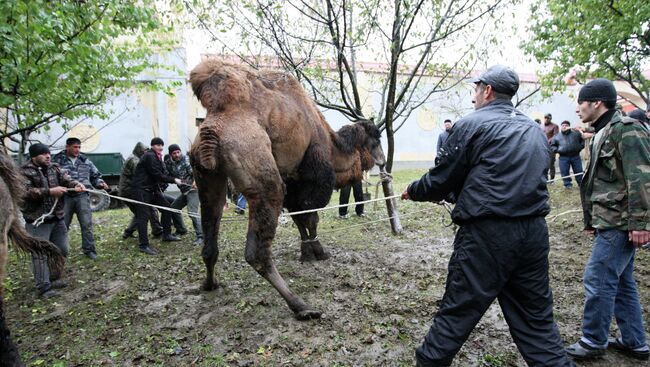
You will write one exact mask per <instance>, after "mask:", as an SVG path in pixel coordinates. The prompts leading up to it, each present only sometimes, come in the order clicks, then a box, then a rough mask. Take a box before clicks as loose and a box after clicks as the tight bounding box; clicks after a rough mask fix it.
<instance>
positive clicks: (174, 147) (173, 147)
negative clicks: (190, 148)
mask: <svg viewBox="0 0 650 367" xmlns="http://www.w3.org/2000/svg"><path fill="white" fill-rule="evenodd" d="M168 149H169V154H172V152H175V151H177V150H181V147H179V146H178V144H172V145H170V146H169V148H168Z"/></svg>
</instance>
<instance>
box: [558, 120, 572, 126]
mask: <svg viewBox="0 0 650 367" xmlns="http://www.w3.org/2000/svg"><path fill="white" fill-rule="evenodd" d="M560 125H569V126H571V123H570V122H569V121H567V120H564V121H562V122H561V123H560Z"/></svg>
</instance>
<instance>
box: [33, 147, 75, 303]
mask: <svg viewBox="0 0 650 367" xmlns="http://www.w3.org/2000/svg"><path fill="white" fill-rule="evenodd" d="M29 156H30V160H29V161H27V162H26V163H25V164H23V166H22V167H21V172H22V174H23V175H24V176H25V178H26V183H27V189H26V192H25V198H24V202H23V207H22V213H23V218H24V219H25V222H26V224H25V229H27V232H29V233H30V234H32V235H33V236H35V237H38V238H42V239H45V240H48V241H50V242H52V243H53V244H54V245H55V246H56V247H58V248H59V250H60V251H61V254H62V255H63V256H66V257H67V256H68V229H67V226H66V225H65V222H64V220H63V218H64V209H63V208H64V201H65V194H66V193H67V192H68V188H73V187H74V189H75V191H76V192H82V191H83V190H85V187H84V185H83V184H82V183H80V182H77V181H75V180H73V179H72V177H70V175H69V174H68V173H67V172H66V171H64V170H62V169H61V168H60V167H59V166H58V165H57V164H56V163H52V162H51V156H50V149H49V148H48V146H47V145H45V144H40V143H39V144H33V145H32V146H30V147H29ZM32 265H33V270H34V279H35V280H36V288H37V289H38V292H39V294H40V295H41V296H42V297H45V298H51V297H56V296H58V295H59V294H58V293H57V292H56V291H55V290H54V289H56V288H63V287H65V286H66V285H67V284H66V283H65V282H64V281H63V280H61V279H60V278H61V275H62V274H54V273H52V272H50V268H49V266H48V264H47V257H46V256H43V255H32Z"/></svg>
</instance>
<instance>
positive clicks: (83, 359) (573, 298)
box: [6, 171, 650, 367]
mask: <svg viewBox="0 0 650 367" xmlns="http://www.w3.org/2000/svg"><path fill="white" fill-rule="evenodd" d="M421 173H422V171H403V172H399V173H398V174H396V175H395V176H396V182H395V187H396V190H397V191H401V189H402V188H403V187H404V186H405V185H406V183H407V182H410V181H411V180H412V179H413V178H416V177H419V175H421ZM371 192H372V194H373V197H374V194H375V192H374V189H371ZM337 197H338V196H337V194H335V195H334V196H333V202H334V201H336V200H337ZM578 203H579V198H578V191H577V190H576V189H573V190H565V189H564V188H562V185H561V184H559V183H556V184H555V185H552V186H551V205H552V208H553V211H552V213H551V215H550V216H549V217H548V218H547V219H549V227H550V233H551V248H552V250H551V253H550V263H551V279H552V287H553V291H554V296H555V313H556V320H557V322H558V325H559V327H560V332H561V334H562V336H563V338H564V339H565V340H566V341H567V342H573V341H575V340H576V339H577V338H578V337H579V334H580V321H581V315H582V303H583V288H582V272H583V269H584V265H585V263H586V261H587V259H588V256H589V253H590V242H591V239H590V238H588V237H587V236H585V235H583V233H582V232H581V228H582V227H581V219H580V216H579V214H578V213H570V214H565V215H562V216H560V217H557V218H556V219H555V220H554V221H550V219H551V218H552V217H553V216H554V215H557V214H560V213H564V212H566V211H568V210H572V209H578V208H579V205H578ZM366 211H367V213H368V216H367V217H366V218H357V217H356V216H354V215H352V218H350V219H348V220H341V219H338V218H336V216H337V213H336V210H330V211H327V212H325V213H324V214H323V215H322V216H321V218H322V221H321V226H320V229H321V234H320V238H321V242H322V243H323V244H324V245H326V246H327V247H328V248H329V250H330V252H331V253H332V258H331V259H330V260H328V261H325V262H319V263H300V261H299V260H298V259H299V256H300V243H299V241H298V234H297V231H296V229H295V228H294V227H293V226H292V225H291V224H286V225H282V226H281V227H279V229H278V236H277V241H276V244H275V245H274V253H275V258H276V261H277V264H278V268H279V270H280V272H281V273H282V274H283V275H284V276H285V279H287V281H288V282H289V284H290V286H291V287H292V288H293V290H294V291H295V292H297V293H298V294H300V295H302V296H303V298H304V299H305V300H306V301H307V302H309V303H311V305H313V306H314V307H316V308H318V309H320V310H322V311H323V312H324V314H323V318H322V319H321V320H315V321H307V322H301V321H296V320H295V319H294V318H293V317H292V313H291V312H290V311H289V309H288V308H287V307H286V305H285V303H284V301H283V300H282V299H281V298H280V296H279V295H278V294H277V293H276V291H275V290H274V289H273V288H272V287H271V286H270V284H268V283H267V282H266V281H265V280H264V279H263V278H261V277H260V276H258V275H257V273H255V271H254V270H253V269H252V268H251V267H250V266H248V264H247V263H246V262H245V260H244V258H243V251H244V245H243V243H244V231H245V224H246V222H245V221H241V220H239V219H240V218H241V217H238V216H237V215H236V214H234V213H233V212H232V211H229V212H227V213H226V214H225V216H226V217H228V218H232V220H233V221H230V222H226V223H224V224H223V226H222V228H223V231H222V236H221V237H220V239H219V243H220V248H221V257H220V259H219V263H218V265H217V266H218V269H219V274H220V279H221V281H222V284H223V288H222V289H220V290H219V291H215V292H209V293H207V292H202V291H200V290H199V285H200V282H201V281H202V279H203V277H204V270H203V269H204V268H203V263H202V260H201V258H200V249H199V248H198V247H195V246H193V245H192V244H191V243H192V241H193V235H186V236H185V237H184V239H183V241H182V242H176V243H171V244H170V243H160V242H158V241H157V240H153V242H152V243H153V245H154V246H155V247H157V248H158V249H159V250H160V252H161V254H160V255H159V256H156V257H151V256H146V255H142V254H140V253H139V252H137V241H136V239H128V240H122V239H121V238H120V235H121V233H122V229H123V228H124V227H125V225H126V223H127V221H128V220H129V218H130V213H129V212H128V210H126V209H122V210H112V211H106V212H102V213H99V214H96V215H95V216H94V221H95V223H96V227H95V228H96V238H97V248H98V253H99V256H100V260H99V261H97V262H93V261H91V260H88V259H86V258H85V257H84V256H83V255H82V254H81V250H80V236H79V228H78V227H77V226H73V228H72V229H71V240H70V246H71V255H70V257H69V260H68V264H67V274H66V276H67V280H68V281H69V282H70V286H69V287H68V288H67V289H65V290H64V292H63V294H64V295H63V296H62V297H61V298H58V299H52V300H43V299H39V298H37V297H36V295H35V291H34V285H33V279H32V276H31V273H30V270H29V261H28V260H27V259H26V258H25V257H20V256H17V254H15V253H12V254H11V258H10V263H9V275H10V278H9V279H8V280H7V283H6V285H7V296H8V300H7V302H6V305H7V314H8V319H9V323H10V327H11V329H12V331H13V335H14V337H15V339H16V340H17V342H18V344H19V347H20V350H21V352H22V356H23V358H24V360H25V362H26V363H27V364H28V365H30V366H95V365H117V366H140V365H142V366H144V365H146V366H156V365H159V366H378V365H383V366H412V365H414V362H413V352H414V348H415V347H416V346H417V345H418V344H419V343H420V342H421V340H422V337H423V336H424V334H425V333H426V331H427V330H428V328H429V325H430V322H431V318H432V317H433V315H434V313H435V311H436V305H437V302H438V301H439V300H440V298H441V296H442V294H443V290H444V283H445V278H446V274H447V271H446V265H447V261H448V259H449V255H450V254H451V250H452V241H453V235H454V228H453V227H447V226H446V225H447V224H448V222H449V215H448V214H446V212H445V211H444V209H443V208H441V207H439V206H436V205H433V204H430V203H411V202H409V203H405V202H401V203H400V211H401V214H402V224H403V226H404V231H403V234H402V235H399V236H394V235H392V234H391V232H390V228H389V226H388V224H387V222H386V221H379V222H375V223H371V222H372V221H373V220H380V219H382V218H384V217H386V212H385V208H384V207H383V205H377V206H375V205H373V204H370V205H369V206H368V208H367V210H366ZM186 223H187V224H188V227H189V228H191V225H190V222H189V220H186ZM636 264H637V270H636V275H637V281H638V284H639V290H640V293H641V297H642V303H643V305H644V307H645V310H644V311H645V318H646V320H650V315H649V314H648V310H649V307H648V305H650V276H649V272H650V251H640V252H639V253H638V255H637V260H636ZM646 331H648V326H647V325H646ZM614 332H615V325H613V326H612V333H614ZM522 365H524V362H523V360H522V359H521V357H520V356H519V354H518V352H517V349H516V347H515V345H514V343H513V342H512V339H511V337H510V335H509V333H508V328H507V325H506V323H505V321H504V319H503V316H502V315H501V311H500V310H499V307H498V305H496V304H494V305H492V307H491V308H490V310H489V311H488V313H486V315H485V316H484V317H483V319H482V320H481V322H480V323H479V325H478V326H477V327H476V329H475V330H474V332H473V333H472V335H471V336H470V338H469V340H468V341H467V343H466V344H465V346H464V347H463V349H462V350H461V351H460V353H459V354H458V356H457V357H456V359H455V361H454V366H522ZM584 365H587V366H613V365H617V366H619V367H622V366H639V365H643V364H642V363H641V364H640V363H639V362H638V361H634V360H631V359H627V358H626V357H624V356H621V355H619V354H615V353H610V354H608V355H607V356H606V358H605V359H604V360H602V361H600V362H592V363H585V364H584Z"/></svg>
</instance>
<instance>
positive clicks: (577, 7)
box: [523, 0, 650, 101]
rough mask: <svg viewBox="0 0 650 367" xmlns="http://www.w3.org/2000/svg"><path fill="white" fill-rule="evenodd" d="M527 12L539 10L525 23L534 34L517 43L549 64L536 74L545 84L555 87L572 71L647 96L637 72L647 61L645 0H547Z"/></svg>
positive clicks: (649, 15) (649, 87)
mask: <svg viewBox="0 0 650 367" xmlns="http://www.w3.org/2000/svg"><path fill="white" fill-rule="evenodd" d="M543 5H546V6H545V7H544V6H543ZM532 11H533V12H534V14H538V15H539V16H537V17H535V18H534V23H533V24H532V25H531V26H530V28H529V30H530V31H532V32H533V34H534V36H533V38H532V39H531V40H530V41H528V42H526V43H525V44H524V45H523V46H524V48H525V50H526V51H527V53H528V54H530V55H533V56H534V57H535V58H536V59H537V60H538V61H540V62H543V63H547V64H548V65H549V72H548V73H547V75H546V76H544V77H543V78H542V79H543V85H544V86H545V88H546V89H550V90H561V89H562V88H563V87H564V85H565V82H564V78H565V76H566V75H567V74H569V73H570V72H572V71H573V70H575V71H577V73H576V79H578V80H579V81H584V80H585V79H586V78H587V77H606V78H610V79H623V80H625V81H627V82H629V83H630V84H631V85H632V87H633V88H635V89H636V90H637V92H638V93H639V96H641V97H642V98H644V99H645V100H646V101H647V100H648V97H649V95H650V82H649V81H648V79H646V78H645V77H644V75H643V73H642V72H643V69H644V68H647V67H648V61H649V60H650V30H649V27H650V3H649V2H647V1H636V0H617V1H612V2H604V1H600V0H578V1H569V0H547V1H546V2H545V3H544V4H541V5H540V4H534V5H533V6H532ZM576 67H579V68H578V69H576Z"/></svg>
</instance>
